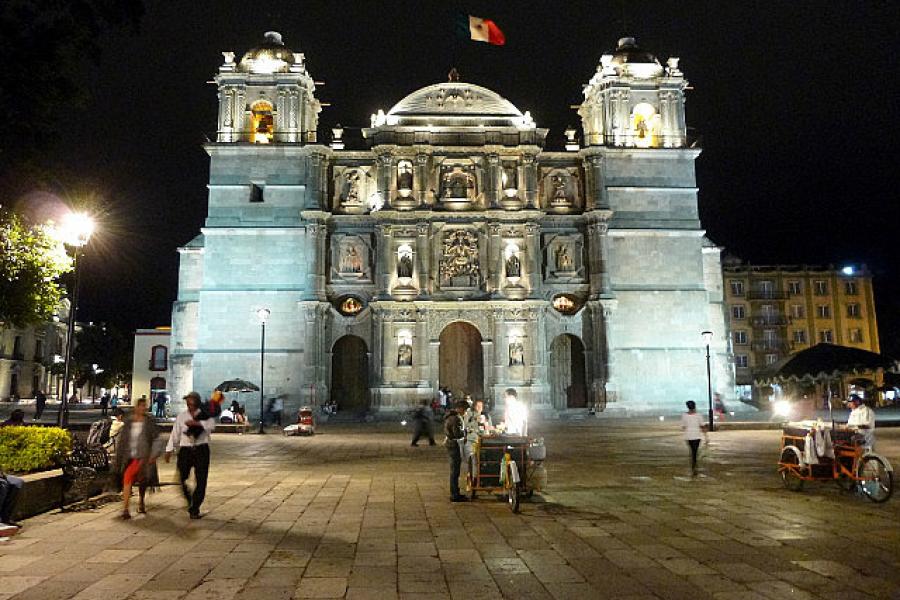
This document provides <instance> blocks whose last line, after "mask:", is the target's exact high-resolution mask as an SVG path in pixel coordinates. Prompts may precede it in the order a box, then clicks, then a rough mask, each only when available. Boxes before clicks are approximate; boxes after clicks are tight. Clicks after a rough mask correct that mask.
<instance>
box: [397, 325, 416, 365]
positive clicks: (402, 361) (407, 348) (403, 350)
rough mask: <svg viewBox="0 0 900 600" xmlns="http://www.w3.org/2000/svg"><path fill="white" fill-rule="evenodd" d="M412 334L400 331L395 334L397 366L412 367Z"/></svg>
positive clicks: (404, 330) (403, 330) (405, 330)
mask: <svg viewBox="0 0 900 600" xmlns="http://www.w3.org/2000/svg"><path fill="white" fill-rule="evenodd" d="M412 364H413V363H412V333H410V332H409V330H407V329H402V330H400V331H399V332H398V333H397V366H398V367H411V366H412Z"/></svg>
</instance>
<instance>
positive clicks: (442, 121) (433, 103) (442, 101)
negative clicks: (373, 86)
mask: <svg viewBox="0 0 900 600" xmlns="http://www.w3.org/2000/svg"><path fill="white" fill-rule="evenodd" d="M386 117H387V118H386V121H387V124H389V125H420V124H433V125H479V124H480V125H497V126H521V125H523V124H524V123H525V121H526V120H528V121H530V117H529V116H528V115H527V114H525V115H523V113H522V111H520V110H519V109H518V108H516V107H515V105H514V104H513V103H512V102H510V101H509V100H507V99H506V98H504V97H503V96H501V95H500V94H498V93H497V92H494V91H492V90H489V89H487V88H485V87H481V86H480V85H475V84H472V83H463V82H460V81H449V82H446V83H437V84H434V85H429V86H427V87H424V88H421V89H419V90H416V91H414V92H413V93H411V94H409V95H408V96H406V97H405V98H403V99H402V100H400V102H398V103H397V104H395V105H394V106H393V108H391V109H390V110H389V111H388V113H387V115H386Z"/></svg>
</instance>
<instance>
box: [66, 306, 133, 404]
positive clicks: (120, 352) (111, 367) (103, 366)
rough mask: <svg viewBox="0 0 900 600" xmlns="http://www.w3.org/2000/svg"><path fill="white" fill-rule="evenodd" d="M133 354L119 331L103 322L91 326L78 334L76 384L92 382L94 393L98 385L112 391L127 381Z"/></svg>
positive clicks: (75, 357)
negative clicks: (111, 388) (118, 384)
mask: <svg viewBox="0 0 900 600" xmlns="http://www.w3.org/2000/svg"><path fill="white" fill-rule="evenodd" d="M132 355H133V349H132V347H131V344H130V343H129V340H128V338H126V337H125V336H124V335H123V334H122V333H121V332H120V331H118V330H117V329H115V328H113V327H109V326H107V325H106V324H104V323H99V324H97V323H88V324H86V325H84V326H82V327H80V328H79V330H78V331H77V332H76V333H75V349H74V350H73V351H72V364H73V372H74V374H75V382H76V384H77V385H78V386H79V387H80V386H82V385H84V384H86V383H90V384H91V390H92V391H93V390H94V388H96V387H97V386H100V387H106V388H109V387H112V386H113V385H115V384H117V383H120V382H124V381H127V380H128V379H129V377H128V375H129V373H130V372H131V358H132ZM94 365H97V369H100V370H101V372H100V373H97V372H96V371H95V369H94Z"/></svg>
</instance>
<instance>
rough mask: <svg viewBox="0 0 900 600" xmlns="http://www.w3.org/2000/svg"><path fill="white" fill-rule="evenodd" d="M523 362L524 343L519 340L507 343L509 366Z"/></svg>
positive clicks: (519, 364)
mask: <svg viewBox="0 0 900 600" xmlns="http://www.w3.org/2000/svg"><path fill="white" fill-rule="evenodd" d="M524 364H525V345H524V344H523V343H522V342H521V341H515V342H510V343H509V366H511V367H518V366H521V365H524Z"/></svg>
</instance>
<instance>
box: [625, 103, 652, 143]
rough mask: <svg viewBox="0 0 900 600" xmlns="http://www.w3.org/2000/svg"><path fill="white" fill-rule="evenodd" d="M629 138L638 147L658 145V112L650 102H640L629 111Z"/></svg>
mask: <svg viewBox="0 0 900 600" xmlns="http://www.w3.org/2000/svg"><path fill="white" fill-rule="evenodd" d="M630 133H631V139H632V142H633V144H634V145H635V146H637V147H638V148H655V147H656V146H658V145H659V114H657V112H656V109H655V108H653V105H652V104H648V103H647V102H641V103H640V104H636V105H635V106H634V108H633V109H632V111H631V132H630Z"/></svg>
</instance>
